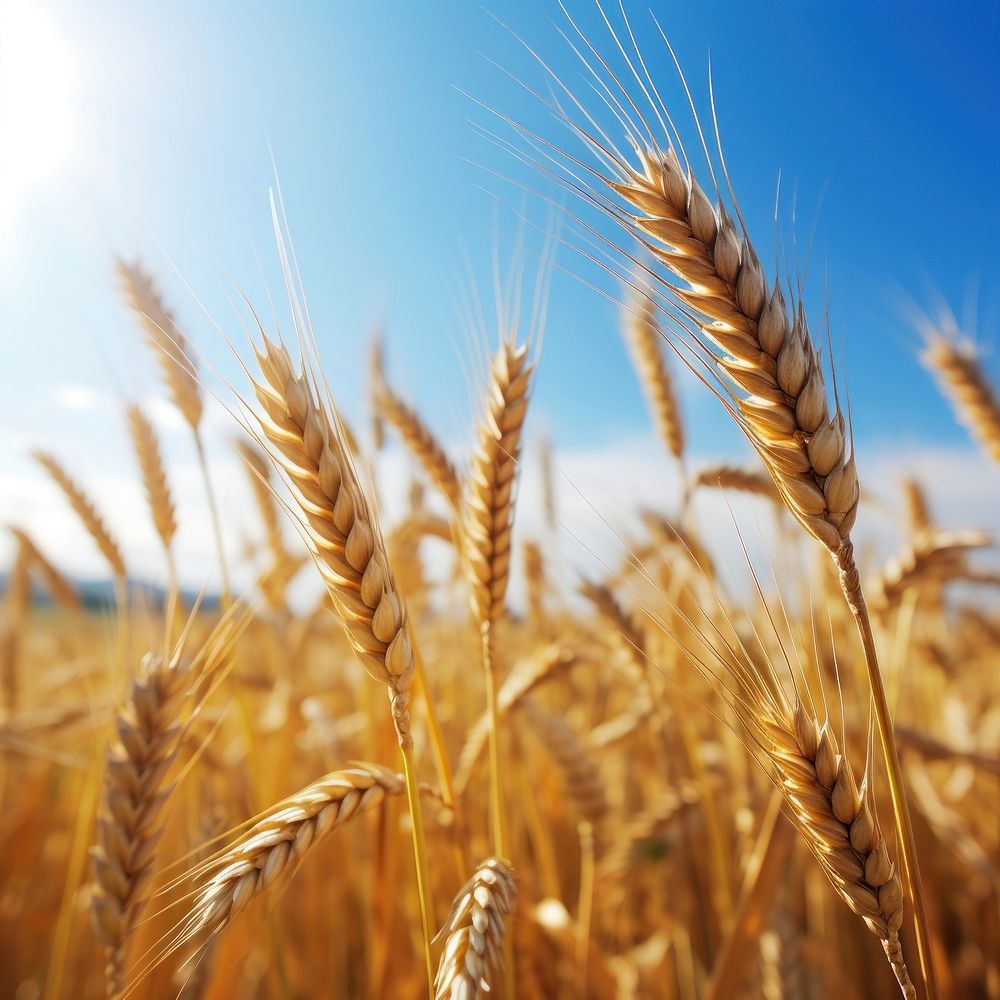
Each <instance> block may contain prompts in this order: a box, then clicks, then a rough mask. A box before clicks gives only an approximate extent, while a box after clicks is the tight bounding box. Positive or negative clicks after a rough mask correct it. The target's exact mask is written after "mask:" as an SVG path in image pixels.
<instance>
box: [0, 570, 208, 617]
mask: <svg viewBox="0 0 1000 1000" xmlns="http://www.w3.org/2000/svg"><path fill="white" fill-rule="evenodd" d="M7 581H8V574H6V573H0V593H3V594H6V593H7ZM70 582H71V583H72V584H73V586H74V587H76V590H77V592H78V593H79V595H80V599H81V601H82V602H83V606H84V608H85V609H86V610H87V611H103V610H105V609H107V608H110V607H112V606H113V605H114V603H115V585H114V583H113V582H112V581H111V580H71V581H70ZM33 590H34V599H35V602H36V603H38V604H40V605H44V606H47V605H50V604H51V603H52V601H51V599H50V598H49V595H48V594H47V593H45V592H44V591H43V590H40V589H39V588H38V587H34V588H33ZM128 591H129V600H130V601H134V602H141V603H143V604H146V605H148V606H149V607H153V608H162V607H163V606H164V605H165V604H166V600H167V592H166V590H165V589H164V588H163V587H160V586H158V585H156V584H153V583H147V582H145V581H142V580H129V583H128ZM198 596H199V595H198V592H197V591H194V590H185V589H183V588H181V600H182V602H183V603H184V604H185V605H186V606H187V607H191V606H192V605H193V604H194V602H195V601H196V600H197V599H198ZM201 606H202V608H203V609H204V610H205V611H212V610H214V609H216V608H218V607H219V595H218V594H206V595H205V596H204V598H203V599H202V602H201Z"/></svg>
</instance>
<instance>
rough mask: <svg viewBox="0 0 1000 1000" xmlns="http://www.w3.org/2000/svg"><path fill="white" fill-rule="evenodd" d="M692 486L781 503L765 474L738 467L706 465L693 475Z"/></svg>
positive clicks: (775, 489)
mask: <svg viewBox="0 0 1000 1000" xmlns="http://www.w3.org/2000/svg"><path fill="white" fill-rule="evenodd" d="M692 486H703V487H706V488H708V489H720V490H732V491H734V492H736V493H750V494H752V495H754V496H759V497H766V498H767V499H768V500H773V501H774V502H775V503H781V496H780V494H779V493H778V490H777V487H775V485H774V480H773V479H772V478H771V477H770V476H769V475H768V474H767V473H766V472H757V471H756V470H754V469H742V468H740V467H739V466H738V465H707V466H705V467H704V468H703V469H700V470H699V471H698V473H697V474H696V475H695V477H694V480H693V482H692Z"/></svg>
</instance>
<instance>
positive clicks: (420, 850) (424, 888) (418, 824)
mask: <svg viewBox="0 0 1000 1000" xmlns="http://www.w3.org/2000/svg"><path fill="white" fill-rule="evenodd" d="M400 749H401V750H402V753H403V775H404V777H405V778H406V801H407V804H408V806H409V810H410V831H411V834H412V839H413V861H414V865H415V867H416V870H417V895H418V897H419V900H420V924H421V928H422V930H423V944H424V963H425V965H426V967H427V995H428V997H430V998H431V1000H433V993H432V984H433V982H434V959H433V957H432V955H431V939H432V937H433V934H434V932H433V930H432V928H433V927H435V926H437V925H436V923H435V920H434V899H433V896H432V888H431V880H430V868H429V867H428V864H427V851H426V843H427V842H426V840H425V839H424V820H423V811H422V809H421V805H420V785H419V783H418V781H417V774H416V764H415V763H414V760H413V746H412V745H411V744H407V745H406V746H403V747H401V748H400Z"/></svg>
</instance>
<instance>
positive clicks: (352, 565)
mask: <svg viewBox="0 0 1000 1000" xmlns="http://www.w3.org/2000/svg"><path fill="white" fill-rule="evenodd" d="M260 332H261V336H262V338H263V346H262V347H260V348H257V347H255V349H254V350H255V352H256V355H257V361H258V363H259V365H260V370H261V374H262V379H261V380H260V381H256V380H255V381H254V383H253V388H254V393H255V394H256V397H257V401H258V403H259V404H260V407H261V413H260V415H259V417H258V419H259V421H260V427H261V430H262V432H263V434H264V436H265V438H266V439H267V441H268V442H269V444H270V446H271V457H272V458H273V460H274V461H275V462H276V464H277V465H278V467H279V468H280V469H281V470H282V472H283V473H284V475H285V477H286V479H287V481H288V483H289V485H290V487H291V490H292V495H293V496H294V498H295V500H296V502H297V504H298V505H299V508H300V510H301V512H302V517H303V524H304V527H305V528H306V530H307V532H308V539H309V542H310V544H311V547H312V555H313V559H314V561H315V562H316V565H317V567H318V568H319V571H320V573H321V575H322V576H323V580H324V582H325V583H326V586H327V590H328V591H329V593H330V596H331V598H332V599H333V603H334V606H335V607H336V609H337V613H338V615H339V616H340V619H341V621H342V622H343V624H344V628H345V630H346V632H347V637H348V639H349V640H350V643H351V646H352V648H353V650H354V652H355V654H356V655H357V657H358V659H359V660H360V661H361V663H362V665H363V666H364V667H365V669H366V670H367V671H368V672H369V673H370V674H371V675H372V677H374V678H375V679H376V680H378V681H381V682H382V683H383V684H385V685H386V687H387V688H388V690H389V700H390V704H391V709H392V717H393V723H394V725H395V727H396V734H397V736H398V738H399V743H400V746H401V747H404V748H408V747H410V746H412V742H413V741H412V737H411V735H410V713H409V700H410V687H411V685H412V683H413V674H414V670H415V663H414V656H413V648H412V645H411V639H410V631H409V624H408V622H407V616H406V607H405V605H404V603H403V599H402V597H401V596H400V594H399V593H398V591H397V589H396V585H395V581H394V579H393V575H392V569H391V567H390V565H389V559H388V556H387V555H386V550H385V543H384V541H383V539H382V534H381V531H380V530H379V526H378V524H377V522H376V521H375V519H374V517H373V515H372V513H371V511H370V509H369V506H368V502H367V500H366V498H365V493H364V490H363V489H362V486H361V483H360V480H359V479H358V475H357V471H356V469H355V467H354V463H353V461H352V460H351V457H350V454H349V446H348V443H347V441H346V440H345V437H344V434H343V431H342V429H341V425H340V421H339V418H338V414H337V412H336V411H335V410H333V409H332V404H331V405H325V404H324V403H323V401H322V400H321V399H320V397H319V396H318V395H317V392H318V389H317V388H315V387H314V384H313V383H311V382H310V380H309V379H308V378H307V376H306V375H305V374H304V373H303V372H302V371H301V370H296V369H295V367H294V365H293V363H292V359H291V357H290V356H289V354H288V351H287V350H286V349H285V347H284V346H280V345H278V344H275V343H273V342H272V341H271V340H269V339H268V337H267V335H266V333H265V332H264V329H263V327H261V329H260Z"/></svg>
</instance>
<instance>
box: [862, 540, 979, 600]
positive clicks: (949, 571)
mask: <svg viewBox="0 0 1000 1000" xmlns="http://www.w3.org/2000/svg"><path fill="white" fill-rule="evenodd" d="M990 543H991V539H990V536H989V535H987V534H985V533H984V532H981V531H973V530H964V531H934V530H924V531H921V532H920V533H919V534H918V535H916V537H914V538H913V539H912V541H910V542H908V543H907V544H906V546H905V547H904V548H903V549H902V551H900V552H898V553H897V554H896V555H894V556H893V557H892V558H891V559H890V560H889V562H888V563H887V564H886V565H885V567H884V568H883V569H882V572H881V573H880V574H879V575H878V577H877V578H876V579H875V580H874V581H873V583H872V584H871V593H872V600H873V602H874V604H875V605H876V607H878V608H879V609H880V610H883V611H884V610H888V609H891V608H893V607H895V606H896V605H897V604H898V603H899V601H900V599H901V598H902V596H903V594H904V593H905V592H906V591H907V590H908V589H909V588H910V587H918V586H922V585H926V584H930V583H944V582H946V581H947V580H949V579H954V578H955V577H959V576H962V575H963V572H964V570H965V565H966V556H967V555H968V553H969V552H970V551H973V550H975V549H979V548H984V547H985V546H987V545H989V544H990Z"/></svg>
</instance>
